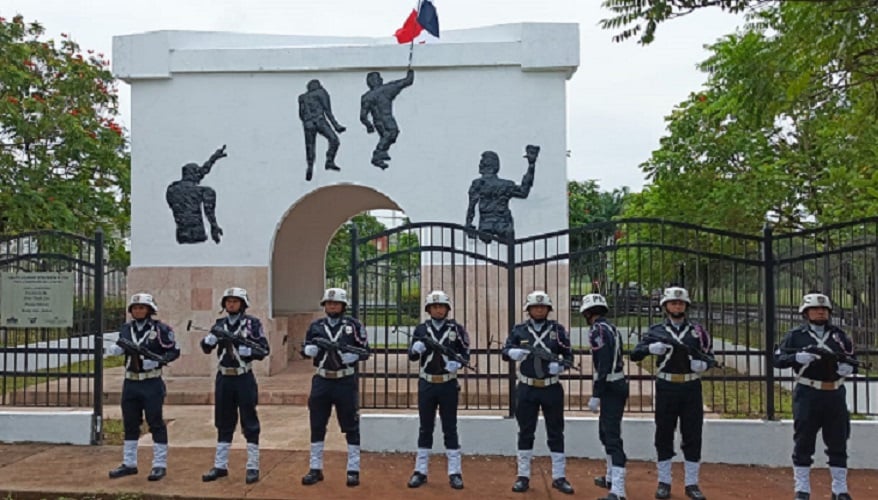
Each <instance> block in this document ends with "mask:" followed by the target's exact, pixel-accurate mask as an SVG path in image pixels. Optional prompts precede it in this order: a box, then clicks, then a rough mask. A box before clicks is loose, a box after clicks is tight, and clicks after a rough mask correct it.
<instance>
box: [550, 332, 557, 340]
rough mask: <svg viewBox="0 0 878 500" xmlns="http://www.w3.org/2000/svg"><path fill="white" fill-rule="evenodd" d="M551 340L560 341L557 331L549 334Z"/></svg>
mask: <svg viewBox="0 0 878 500" xmlns="http://www.w3.org/2000/svg"><path fill="white" fill-rule="evenodd" d="M549 339H550V340H558V332H556V331H555V330H552V333H550V334H549Z"/></svg>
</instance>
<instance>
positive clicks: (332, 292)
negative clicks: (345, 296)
mask: <svg viewBox="0 0 878 500" xmlns="http://www.w3.org/2000/svg"><path fill="white" fill-rule="evenodd" d="M326 295H327V296H329V298H330V299H334V298H335V290H330V291H329V293H327V294H326Z"/></svg>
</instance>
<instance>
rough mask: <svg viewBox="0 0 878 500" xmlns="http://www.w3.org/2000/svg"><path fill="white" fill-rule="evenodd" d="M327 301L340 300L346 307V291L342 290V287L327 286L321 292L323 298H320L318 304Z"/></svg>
mask: <svg viewBox="0 0 878 500" xmlns="http://www.w3.org/2000/svg"><path fill="white" fill-rule="evenodd" d="M327 302H341V303H342V304H344V305H345V307H347V305H348V292H346V291H344V289H343V288H327V289H326V291H325V292H323V298H322V299H320V305H321V306H322V305H323V304H326V303H327Z"/></svg>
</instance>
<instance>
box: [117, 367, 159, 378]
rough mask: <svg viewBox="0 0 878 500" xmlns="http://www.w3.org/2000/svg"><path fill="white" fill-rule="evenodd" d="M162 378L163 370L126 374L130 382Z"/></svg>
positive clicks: (127, 372)
mask: <svg viewBox="0 0 878 500" xmlns="http://www.w3.org/2000/svg"><path fill="white" fill-rule="evenodd" d="M161 376H162V370H161V368H156V369H155V370H150V371H148V372H129V371H126V372H125V378H126V379H128V380H147V379H150V378H159V377H161Z"/></svg>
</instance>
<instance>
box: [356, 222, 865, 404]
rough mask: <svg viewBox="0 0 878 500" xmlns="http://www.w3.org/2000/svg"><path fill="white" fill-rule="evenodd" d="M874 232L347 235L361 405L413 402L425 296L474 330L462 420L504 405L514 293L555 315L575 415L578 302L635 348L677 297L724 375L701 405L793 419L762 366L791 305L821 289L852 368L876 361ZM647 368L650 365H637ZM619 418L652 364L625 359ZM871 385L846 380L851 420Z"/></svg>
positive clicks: (584, 354) (645, 398)
mask: <svg viewBox="0 0 878 500" xmlns="http://www.w3.org/2000/svg"><path fill="white" fill-rule="evenodd" d="M876 226H878V220H876V219H866V220H860V221H855V222H851V223H847V224H839V225H834V226H827V227H824V228H819V229H814V230H809V231H801V232H796V233H789V234H783V235H774V234H773V232H772V230H771V229H770V228H766V229H765V230H764V231H763V233H762V234H758V235H748V234H739V233H734V232H729V231H722V230H716V229H711V228H706V227H701V226H695V225H691V224H684V223H677V222H670V221H665V220H661V219H624V220H619V221H613V222H606V223H599V224H592V225H587V226H583V227H578V228H572V229H570V230H563V231H557V232H553V233H547V234H541V235H536V236H532V237H527V238H520V239H516V240H515V241H514V242H507V241H499V240H497V239H494V238H491V237H490V236H489V235H484V234H480V233H478V234H473V233H470V232H467V230H466V229H465V228H464V227H463V226H460V225H457V224H447V223H418V224H407V225H403V226H400V227H397V228H394V229H391V230H388V231H384V232H382V233H380V234H377V235H370V236H367V237H364V238H359V237H358V235H357V234H356V233H354V234H353V235H352V239H353V244H352V246H351V247H352V249H353V255H352V263H353V264H352V271H351V288H352V294H351V296H352V302H353V304H352V312H353V313H354V314H356V315H358V316H359V318H360V319H361V320H363V321H364V323H365V324H366V327H367V329H368V331H369V335H370V342H371V344H372V346H373V347H374V353H375V355H374V356H373V357H372V359H371V360H370V361H369V362H367V363H366V366H365V367H364V369H363V371H362V375H363V377H362V393H361V394H362V398H363V405H364V406H365V407H377V408H412V407H415V406H416V405H417V376H418V371H417V366H416V364H415V363H410V362H409V360H408V357H407V355H406V354H407V353H406V347H407V345H408V337H407V336H406V334H410V333H411V332H413V330H414V326H415V325H416V324H417V323H418V322H419V321H422V320H423V319H424V318H425V313H424V312H423V301H422V300H421V297H424V296H425V295H426V294H427V293H428V292H429V291H430V290H432V289H437V288H438V289H443V290H445V291H446V292H447V293H449V295H450V296H451V298H452V302H453V304H454V309H453V311H452V316H453V317H454V318H455V319H456V320H457V321H458V322H460V323H462V324H463V325H465V327H466V328H467V330H468V331H469V333H470V337H471V344H472V346H471V347H472V353H473V360H474V361H475V364H476V365H477V368H478V372H475V373H472V372H467V373H466V374H464V375H462V376H461V377H460V383H461V405H460V406H461V408H462V409H478V410H489V411H493V410H497V411H501V412H505V413H509V414H511V412H512V408H513V407H514V400H513V397H514V391H513V387H514V385H515V373H514V366H513V365H512V364H510V363H507V362H503V361H502V360H501V357H500V355H499V351H500V349H501V347H502V343H503V342H504V341H505V339H506V336H507V334H508V332H509V330H510V327H511V325H513V324H514V323H516V322H520V321H523V320H524V318H525V314H524V312H523V311H522V305H523V301H524V297H525V296H526V295H527V294H528V293H529V292H531V291H533V290H536V289H540V290H545V291H547V292H548V293H549V295H550V296H551V298H552V300H553V301H554V304H555V307H554V312H553V316H552V317H553V318H554V319H557V320H558V321H559V322H561V323H562V324H563V325H565V326H566V327H567V328H568V329H569V331H570V334H571V339H572V342H573V347H574V352H575V359H576V364H577V365H578V368H579V369H578V370H572V371H568V372H566V373H565V374H564V375H563V376H562V379H563V383H564V384H565V387H564V388H565V395H566V398H567V403H566V407H567V409H568V410H573V411H583V410H585V409H586V408H585V407H586V404H587V401H588V398H589V396H590V394H591V376H592V370H591V357H590V351H589V348H588V340H587V332H588V329H587V325H585V323H584V321H583V319H582V318H581V316H580V315H579V312H578V307H579V301H580V298H581V297H582V296H583V295H584V294H587V293H592V292H599V293H602V294H603V295H605V296H606V297H607V299H608V301H609V302H610V306H611V311H610V314H609V318H610V320H611V321H612V322H614V323H615V324H616V325H617V326H618V327H619V328H620V331H621V332H622V333H623V334H624V335H625V336H626V337H627V343H628V345H627V347H626V348H627V349H630V348H631V347H633V345H634V344H636V342H637V341H638V339H639V338H640V335H641V334H642V333H643V332H645V331H646V329H647V328H648V327H649V325H651V324H654V323H657V322H660V321H661V320H662V315H661V311H660V309H659V306H658V303H659V299H660V294H661V290H662V289H663V288H664V287H667V286H669V285H672V284H676V285H681V286H685V287H687V288H688V289H689V291H690V295H691V296H692V300H693V304H692V307H691V309H690V316H691V317H692V318H693V319H694V320H696V321H699V322H701V323H702V324H704V325H705V327H706V328H707V330H708V331H709V332H710V333H711V334H712V336H713V340H714V351H715V353H716V354H717V356H718V357H719V358H720V359H721V360H723V362H724V364H725V368H723V369H715V370H711V371H710V372H709V373H708V375H707V376H705V377H704V384H703V385H704V387H705V394H704V395H705V405H707V406H708V407H709V408H710V411H712V412H715V413H718V414H722V415H725V416H737V417H748V418H769V419H773V418H777V417H779V416H787V415H789V414H790V412H791V396H790V389H791V384H792V380H791V378H790V373H788V370H787V371H785V372H780V371H776V370H774V369H773V368H772V367H771V364H770V363H771V353H772V352H773V347H774V345H775V344H776V343H777V342H779V340H780V338H782V336H783V334H784V333H785V332H786V331H787V330H788V329H790V328H791V327H792V326H794V325H795V324H796V323H798V322H799V321H800V320H801V316H800V315H799V314H798V311H797V306H798V302H799V300H801V296H802V295H803V294H804V293H806V292H808V291H810V290H812V289H820V290H823V291H825V292H826V293H829V294H830V295H831V296H832V297H833V298H834V300H835V301H836V307H835V309H834V311H833V316H834V318H835V321H836V323H837V324H839V325H840V326H841V327H842V328H843V329H845V330H846V331H848V333H849V334H850V335H851V336H852V337H853V339H854V341H855V344H856V346H857V349H858V352H859V353H860V355H861V356H866V357H869V356H872V355H873V354H874V353H875V344H876V338H875V335H874V333H873V332H874V330H875V328H874V327H875V326H876V323H878V320H876V317H878V302H876V299H878V250H876V249H878V247H876V245H878V227H876ZM648 359H649V358H648ZM626 371H627V373H628V374H629V375H630V378H631V397H630V398H629V401H628V408H627V410H628V411H629V412H651V411H652V409H653V408H652V405H653V392H652V390H653V383H652V380H653V371H654V368H653V367H652V366H651V365H650V363H649V361H647V362H643V363H640V364H634V363H629V365H628V367H627V369H626ZM869 375H871V374H868V373H867V374H860V375H859V376H858V377H857V378H856V379H854V380H853V381H851V383H850V387H852V390H850V391H849V394H850V395H851V397H852V398H853V399H852V401H850V402H849V403H850V406H851V408H852V410H853V411H854V412H855V413H860V414H867V415H874V414H878V405H876V403H874V402H873V401H872V400H873V399H875V396H874V395H873V394H872V393H873V392H876V389H878V387H876V385H875V379H874V377H871V376H869Z"/></svg>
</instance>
